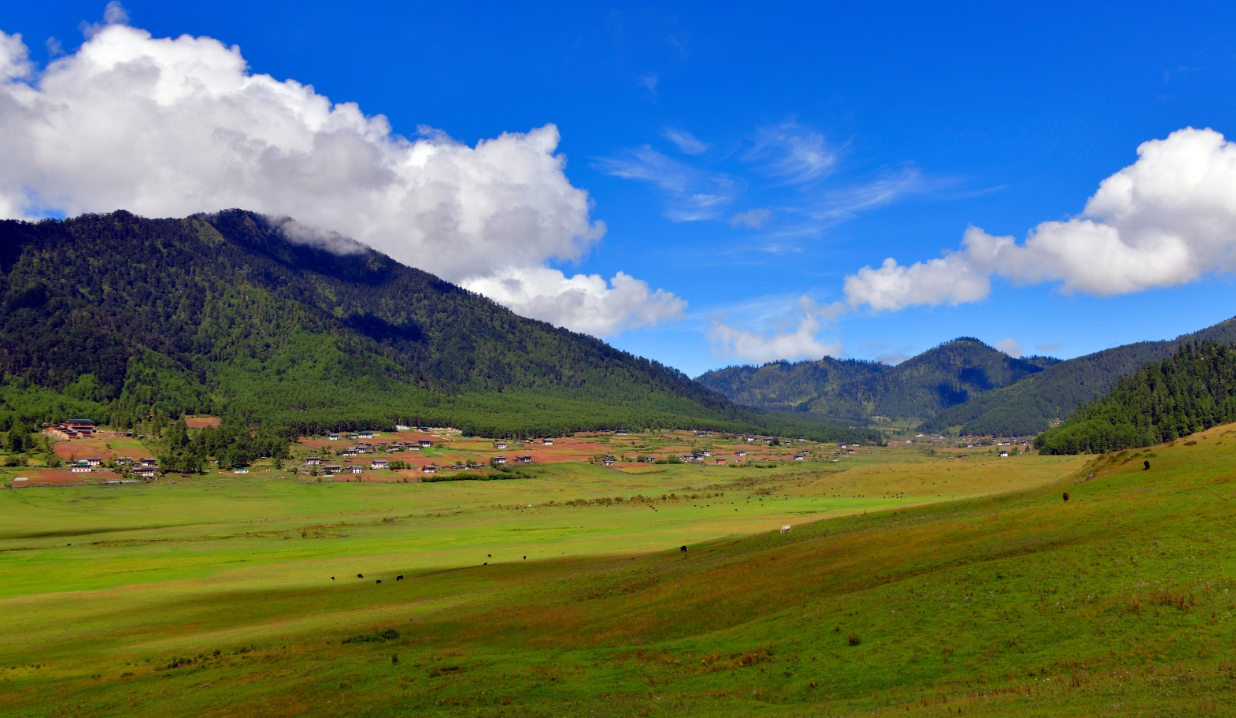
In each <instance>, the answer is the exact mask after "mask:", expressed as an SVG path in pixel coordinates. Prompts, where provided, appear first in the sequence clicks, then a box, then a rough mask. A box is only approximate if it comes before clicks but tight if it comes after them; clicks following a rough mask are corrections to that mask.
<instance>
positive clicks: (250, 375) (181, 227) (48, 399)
mask: <svg viewBox="0 0 1236 718" xmlns="http://www.w3.org/2000/svg"><path fill="white" fill-rule="evenodd" d="M330 250H333V251H330ZM0 297H3V299H2V307H3V312H2V317H0V346H3V347H4V350H3V352H2V353H0V374H2V375H3V377H4V383H3V386H2V387H0V421H2V422H4V423H5V424H6V426H7V423H9V422H10V421H12V420H14V419H15V418H17V419H21V420H24V421H31V420H35V421H37V420H43V421H49V420H60V419H64V418H66V416H67V415H70V414H73V415H81V416H85V417H89V418H94V419H96V420H98V421H108V422H110V423H113V424H116V425H119V426H131V425H134V424H135V423H136V422H138V421H142V420H149V419H154V420H155V421H165V420H168V419H174V418H176V417H178V416H181V415H184V414H207V413H209V414H224V415H228V416H233V417H241V418H244V419H246V420H250V421H269V422H275V423H279V424H282V425H285V426H290V427H298V428H300V429H301V430H303V431H313V430H319V429H324V428H366V427H373V428H377V427H384V426H390V425H392V424H394V423H396V422H398V423H407V424H435V425H450V426H456V427H460V428H464V429H465V430H467V431H470V432H473V431H475V432H484V433H488V434H498V433H560V432H566V431H572V430H580V429H589V428H604V427H622V426H631V427H657V426H662V427H664V426H676V427H682V428H691V427H701V428H720V429H732V430H756V429H762V430H764V431H768V432H778V433H790V432H793V433H796V434H797V433H804V434H812V435H814V436H818V437H820V438H824V437H825V436H827V437H830V438H843V439H852V440H855V439H860V438H871V435H870V434H868V433H866V432H861V431H860V432H855V431H849V430H846V429H844V428H838V427H834V426H829V425H825V424H820V423H808V422H802V421H789V420H786V419H784V418H782V417H778V416H775V415H771V414H768V413H764V412H760V411H753V410H751V409H749V408H745V407H740V406H737V405H735V404H734V403H733V402H731V401H729V400H728V399H726V398H725V397H723V396H721V395H719V394H716V393H714V392H712V391H710V390H709V389H707V388H705V387H703V386H701V385H699V384H697V383H695V382H693V381H691V380H690V378H689V377H687V376H686V375H684V374H682V373H681V372H678V371H676V370H674V369H672V368H669V367H666V366H663V365H661V364H658V363H657V362H653V361H649V360H647V359H643V358H640V357H637V356H634V355H632V354H629V353H627V352H622V351H619V350H617V349H614V348H613V347H611V346H609V345H607V344H605V343H604V342H602V341H600V340H598V339H595V338H593V337H590V336H586V335H583V334H576V333H573V332H570V331H568V330H565V329H560V328H556V327H553V326H551V325H549V324H547V323H544V322H539V321H535V320H531V319H525V318H523V317H520V316H517V315H515V314H514V313H512V312H510V311H509V310H507V309H505V308H503V307H501V306H500V305H498V304H496V303H494V302H492V301H490V300H488V299H486V298H484V297H482V296H480V295H477V294H474V293H471V292H468V291H466V290H464V289H462V288H460V287H458V286H455V285H453V284H451V283H449V282H445V281H443V280H441V279H439V278H437V277H435V276H433V275H431V274H428V273H426V272H423V271H420V270H417V269H414V268H411V267H406V266H403V265H401V264H399V263H398V262H396V261H394V260H393V259H391V258H390V257H387V256H385V255H383V254H380V253H378V252H375V251H373V250H371V249H368V248H365V247H363V246H361V245H359V244H357V243H354V242H351V241H350V240H346V239H343V238H336V239H335V240H333V241H332V244H331V246H330V247H329V249H328V248H327V246H326V245H322V244H317V245H310V244H305V243H303V242H297V241H291V239H290V237H289V234H288V233H287V232H285V231H284V225H283V224H282V223H280V222H277V221H272V220H270V219H268V218H266V217H264V216H262V215H259V214H256V213H252V212H246V211H242V210H229V211H225V212H220V213H217V214H209V215H205V214H204V215H195V216H192V217H187V218H183V219H146V218H142V217H138V216H135V215H133V214H130V213H128V212H123V211H120V212H115V213H112V214H106V215H83V216H81V217H77V218H75V219H67V220H44V221H41V222H37V223H28V222H19V221H11V220H10V221H4V222H0Z"/></svg>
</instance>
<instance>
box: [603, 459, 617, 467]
mask: <svg viewBox="0 0 1236 718" xmlns="http://www.w3.org/2000/svg"><path fill="white" fill-rule="evenodd" d="M601 465H602V466H613V465H614V460H613V459H605V460H604V461H602V462H601Z"/></svg>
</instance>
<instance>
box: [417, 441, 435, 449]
mask: <svg viewBox="0 0 1236 718" xmlns="http://www.w3.org/2000/svg"><path fill="white" fill-rule="evenodd" d="M420 444H421V448H422V449H432V448H433V442H432V441H430V440H429V439H421V441H420Z"/></svg>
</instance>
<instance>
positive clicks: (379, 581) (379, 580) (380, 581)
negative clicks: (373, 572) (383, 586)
mask: <svg viewBox="0 0 1236 718" xmlns="http://www.w3.org/2000/svg"><path fill="white" fill-rule="evenodd" d="M374 583H382V579H380V578H379V579H378V580H377V581H374Z"/></svg>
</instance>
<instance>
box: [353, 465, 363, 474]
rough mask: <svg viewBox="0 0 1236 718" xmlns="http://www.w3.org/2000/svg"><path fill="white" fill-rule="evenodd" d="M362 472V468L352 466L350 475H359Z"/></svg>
mask: <svg viewBox="0 0 1236 718" xmlns="http://www.w3.org/2000/svg"><path fill="white" fill-rule="evenodd" d="M362 471H364V469H362V468H361V467H359V466H353V467H352V473H354V474H359V473H360V472H362Z"/></svg>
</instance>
